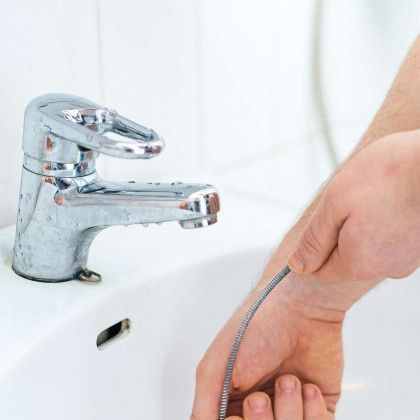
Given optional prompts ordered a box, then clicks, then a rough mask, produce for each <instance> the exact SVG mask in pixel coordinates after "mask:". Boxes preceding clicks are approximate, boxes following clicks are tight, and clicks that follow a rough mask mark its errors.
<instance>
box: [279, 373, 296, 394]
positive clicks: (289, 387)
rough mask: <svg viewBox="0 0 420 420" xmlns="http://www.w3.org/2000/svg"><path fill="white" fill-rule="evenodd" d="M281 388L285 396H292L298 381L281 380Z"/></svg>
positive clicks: (287, 378)
mask: <svg viewBox="0 0 420 420" xmlns="http://www.w3.org/2000/svg"><path fill="white" fill-rule="evenodd" d="M279 387H280V391H281V392H283V393H284V394H291V393H292V392H293V391H294V390H295V388H296V381H295V380H294V379H293V378H289V377H285V378H280V379H279Z"/></svg>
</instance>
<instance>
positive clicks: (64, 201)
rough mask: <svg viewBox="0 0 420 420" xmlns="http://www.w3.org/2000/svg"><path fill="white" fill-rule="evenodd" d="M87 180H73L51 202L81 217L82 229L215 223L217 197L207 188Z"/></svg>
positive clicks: (185, 184)
mask: <svg viewBox="0 0 420 420" xmlns="http://www.w3.org/2000/svg"><path fill="white" fill-rule="evenodd" d="M86 178H88V177H85V178H84V179H74V181H73V185H72V186H71V187H70V188H64V189H63V190H59V191H57V193H56V194H55V198H54V200H55V202H56V204H58V205H60V206H64V207H71V208H73V209H75V211H77V212H82V213H83V214H84V217H83V218H82V217H80V218H78V219H79V220H80V222H79V228H81V229H89V228H92V227H97V228H101V227H107V226H115V225H132V224H149V223H157V224H161V223H163V222H170V221H178V222H180V224H181V226H182V227H184V228H193V227H194V228H195V227H202V226H206V225H211V224H213V223H216V221H217V213H218V211H219V210H220V203H219V195H218V192H217V190H216V189H215V188H214V187H213V186H211V185H209V184H189V183H182V182H172V183H169V182H165V183H161V182H147V183H146V182H134V181H133V182H110V181H105V180H103V179H101V178H98V177H92V176H91V177H89V178H90V179H86ZM80 181H82V182H80Z"/></svg>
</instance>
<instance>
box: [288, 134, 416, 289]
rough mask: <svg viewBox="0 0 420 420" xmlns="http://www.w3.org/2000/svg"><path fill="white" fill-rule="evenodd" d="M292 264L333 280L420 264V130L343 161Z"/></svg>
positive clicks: (393, 273) (404, 272) (394, 272)
mask: <svg viewBox="0 0 420 420" xmlns="http://www.w3.org/2000/svg"><path fill="white" fill-rule="evenodd" d="M289 265H290V267H291V269H292V270H293V271H294V272H296V273H299V274H309V273H314V276H315V277H316V278H317V279H319V280H322V281H327V282H336V281H338V280H339V281H344V282H345V281H351V280H356V279H357V280H382V279H384V278H386V277H391V278H403V277H406V276H408V275H409V274H411V273H412V272H413V271H414V270H415V269H416V268H417V267H418V266H419V265H420V130H416V131H410V132H403V133H396V134H392V135H390V136H387V138H384V139H381V140H380V141H377V142H374V143H372V144H371V145H369V146H367V147H366V148H364V149H363V150H362V151H360V152H359V153H358V154H357V155H356V156H355V157H353V159H351V160H350V161H349V162H348V163H347V164H346V165H345V166H344V168H342V169H341V171H340V172H339V173H338V174H337V175H336V177H335V178H334V179H333V180H332V181H331V182H330V183H329V184H328V186H327V187H326V188H325V190H324V191H323V194H322V197H321V199H320V201H319V203H318V206H317V207H316V209H315V211H314V213H313V214H312V216H311V218H310V220H309V222H308V225H307V227H306V229H305V230H304V231H303V234H302V235H301V238H300V240H299V241H298V244H297V246H296V249H295V251H294V253H293V254H292V256H291V258H290V260H289Z"/></svg>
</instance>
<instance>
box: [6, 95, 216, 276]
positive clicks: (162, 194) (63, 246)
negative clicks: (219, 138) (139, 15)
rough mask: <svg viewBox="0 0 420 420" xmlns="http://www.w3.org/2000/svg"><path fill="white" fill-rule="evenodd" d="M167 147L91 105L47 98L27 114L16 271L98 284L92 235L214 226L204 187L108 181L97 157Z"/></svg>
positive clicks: (212, 193)
mask: <svg viewBox="0 0 420 420" xmlns="http://www.w3.org/2000/svg"><path fill="white" fill-rule="evenodd" d="M163 147H164V141H163V139H162V138H161V137H160V136H159V135H158V134H157V133H156V132H155V131H153V130H150V129H148V128H146V127H143V126H141V125H139V124H137V123H134V122H132V121H130V120H128V119H126V118H124V117H121V116H120V115H118V114H117V112H116V111H114V110H111V109H106V108H104V107H101V106H99V105H97V104H95V103H93V102H91V101H88V100H86V99H83V98H79V97H76V96H71V95H64V94H49V95H44V96H40V97H38V98H36V99H34V100H33V101H32V102H30V103H29V105H28V107H27V108H26V112H25V121H24V132H23V150H24V161H23V168H22V181H21V190H20V199H19V211H18V218H17V225H16V239H15V247H14V260H13V269H14V270H15V271H16V273H17V274H19V275H21V276H23V277H26V278H28V279H32V280H38V281H44V282H60V281H66V280H71V279H75V278H83V279H87V280H89V279H91V278H93V279H96V280H97V279H99V278H100V277H98V276H99V275H98V274H97V273H95V272H91V271H89V270H88V269H87V258H88V253H89V248H90V245H91V243H92V240H93V239H94V237H95V235H96V234H97V233H98V232H100V231H101V230H102V229H105V228H107V227H108V226H114V225H130V224H144V225H146V224H149V223H161V222H167V221H174V220H176V221H178V222H179V223H180V225H181V226H182V227H183V228H198V227H203V226H208V225H211V224H213V223H215V222H216V221H217V213H218V211H219V196H218V193H217V190H216V189H215V188H214V187H212V186H211V185H208V184H185V183H181V182H173V183H159V182H156V183H152V182H133V181H132V182H127V183H121V182H108V181H105V180H103V179H101V178H100V177H99V176H98V174H97V173H96V170H95V161H96V158H97V157H98V156H99V154H100V153H104V154H107V155H110V156H115V157H120V158H129V159H130V158H131V159H136V158H140V159H148V158H152V157H154V156H157V155H158V154H159V153H160V152H161V151H162V150H163Z"/></svg>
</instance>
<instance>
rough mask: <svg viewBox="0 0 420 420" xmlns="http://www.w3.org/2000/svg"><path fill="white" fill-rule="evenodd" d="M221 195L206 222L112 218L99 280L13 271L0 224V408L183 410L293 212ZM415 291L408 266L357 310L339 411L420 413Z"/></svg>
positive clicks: (29, 416)
mask: <svg viewBox="0 0 420 420" xmlns="http://www.w3.org/2000/svg"><path fill="white" fill-rule="evenodd" d="M222 197H223V199H224V200H223V205H224V207H223V210H222V213H221V217H220V223H218V224H217V225H215V226H213V227H210V228H207V229H200V230H195V231H185V230H182V229H180V228H179V226H177V225H176V224H167V225H166V226H165V225H163V226H161V227H156V226H152V227H149V228H148V229H144V228H136V227H134V228H133V227H131V228H112V229H108V230H106V231H104V232H103V233H102V234H101V235H100V236H99V237H98V238H97V239H96V240H95V242H94V244H93V247H92V251H91V258H90V267H91V268H92V269H94V270H96V271H99V272H100V273H101V274H102V275H103V281H102V282H101V283H98V284H86V283H82V282H79V281H71V282H66V283H59V284H44V283H36V282H32V281H28V280H23V279H21V278H19V277H18V276H16V275H15V274H14V273H13V272H12V270H11V268H10V264H11V247H12V244H13V235H14V232H13V228H9V229H5V230H3V231H1V232H0V258H1V265H0V327H1V339H0V340H1V356H0V413H1V414H0V418H2V419H3V418H4V419H7V420H38V419H39V420H58V419H59V420H76V419H77V420H96V419H101V420H115V419H121V420H134V419H136V420H137V419H142V420H143V419H144V420H168V419H171V420H178V419H179V420H186V419H188V418H189V411H190V407H191V400H192V396H193V388H194V370H195V366H196V364H197V363H198V361H199V359H200V357H201V355H202V354H203V352H204V351H205V349H206V348H207V346H208V344H209V343H210V341H211V340H212V338H213V337H214V335H215V334H216V332H217V331H218V330H219V329H220V328H221V326H222V325H223V323H224V321H225V320H226V319H227V318H228V316H229V315H230V313H231V312H232V311H233V309H234V308H235V307H236V306H237V305H238V303H239V302H241V300H242V299H243V298H244V297H245V296H246V294H247V293H248V292H249V290H250V289H251V287H252V285H253V283H254V282H255V281H256V279H257V278H258V273H259V271H260V270H261V268H262V267H263V264H264V261H265V259H266V258H267V257H268V255H269V253H270V252H271V249H272V247H273V246H274V245H275V244H276V242H277V240H278V238H280V237H281V233H282V232H283V230H284V229H285V227H286V226H287V225H288V224H289V223H290V222H291V220H292V218H291V215H292V213H293V212H292V211H291V210H290V209H287V208H283V207H281V206H279V204H278V203H274V202H273V203H272V205H267V203H266V202H265V203H263V204H264V205H259V204H258V203H259V200H256V199H255V200H244V199H241V198H240V197H239V195H235V194H234V193H233V192H230V191H224V192H223V194H222ZM419 292H420V279H418V280H416V278H415V276H413V277H412V278H411V279H409V280H405V281H401V282H393V283H388V284H384V285H382V286H381V287H380V288H378V289H377V290H376V291H375V292H373V293H371V294H370V295H368V296H367V297H366V298H365V299H364V300H363V301H362V302H360V304H358V305H357V306H356V307H355V308H354V309H353V310H352V312H351V314H350V315H349V317H348V319H347V322H346V331H345V345H346V359H347V365H346V372H345V378H344V389H345V390H344V395H343V399H342V403H341V405H340V408H339V411H338V417H337V418H338V419H349V420H350V419H352V420H353V419H366V420H368V419H369V420H371V419H379V418H380V419H392V420H395V419H397V418H398V419H402V420H405V419H407V420H411V419H416V418H420V405H419V404H418V401H417V389H418V385H417V381H416V379H417V378H418V377H419V376H420V362H419V361H418V359H419V357H418V354H419V353H420V338H419V335H418V334H417V331H418V327H419V322H420V310H419V309H418V308H419V304H418V296H419V295H420V293H419ZM124 319H129V320H130V330H129V332H128V333H126V334H123V335H122V336H121V337H120V338H117V339H115V340H114V341H111V342H109V343H108V345H106V346H105V347H104V348H103V349H102V350H99V349H98V348H97V336H98V334H99V333H100V332H101V331H103V330H105V329H106V328H108V327H110V326H111V325H113V324H115V323H117V322H119V321H121V320H124ZM404 382H405V383H407V385H405V386H404V387H402V386H401V385H400V384H401V383H404Z"/></svg>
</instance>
